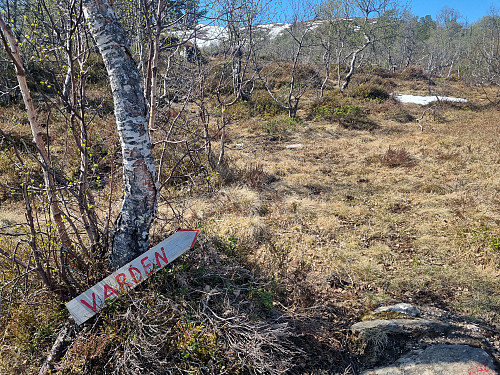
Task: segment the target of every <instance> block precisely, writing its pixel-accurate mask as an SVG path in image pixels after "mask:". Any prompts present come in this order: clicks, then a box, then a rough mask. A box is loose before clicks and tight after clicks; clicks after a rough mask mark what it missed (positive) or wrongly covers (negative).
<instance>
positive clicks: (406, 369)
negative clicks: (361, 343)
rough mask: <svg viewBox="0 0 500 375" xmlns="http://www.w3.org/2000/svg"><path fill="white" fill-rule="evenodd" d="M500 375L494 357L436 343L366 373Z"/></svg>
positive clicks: (371, 374)
mask: <svg viewBox="0 0 500 375" xmlns="http://www.w3.org/2000/svg"><path fill="white" fill-rule="evenodd" d="M455 374H457V375H481V374H488V375H498V374H499V373H498V369H497V368H496V366H495V363H494V361H493V358H492V357H491V356H490V355H489V354H488V353H486V352H485V351H484V350H482V349H479V348H474V347H471V346H468V345H449V344H439V345H432V346H429V347H428V348H426V349H425V350H418V351H413V352H411V353H410V354H408V355H406V356H404V357H401V358H400V359H398V360H397V361H396V362H395V363H394V364H392V365H390V366H385V367H380V368H378V369H375V370H368V371H365V372H363V373H362V375H455Z"/></svg>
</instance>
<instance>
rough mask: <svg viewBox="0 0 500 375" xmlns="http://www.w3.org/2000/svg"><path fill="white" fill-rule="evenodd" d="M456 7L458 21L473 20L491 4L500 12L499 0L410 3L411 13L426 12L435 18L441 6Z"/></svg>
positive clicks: (484, 12)
mask: <svg viewBox="0 0 500 375" xmlns="http://www.w3.org/2000/svg"><path fill="white" fill-rule="evenodd" d="M445 6H447V7H449V8H453V9H456V10H458V11H459V12H460V14H461V15H462V19H461V20H460V21H462V22H465V20H466V19H467V21H468V22H475V21H477V20H478V19H479V18H481V17H484V16H486V15H488V13H489V10H490V8H491V7H492V6H493V7H495V8H496V9H497V12H500V0H437V1H436V0H414V1H412V2H411V3H410V8H411V11H412V13H413V14H415V15H417V16H419V17H424V16H425V15H427V14H430V15H431V16H432V19H433V20H435V19H436V16H437V15H438V14H439V12H440V10H441V9H442V8H443V7H445Z"/></svg>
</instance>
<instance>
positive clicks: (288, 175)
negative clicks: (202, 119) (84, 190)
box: [0, 74, 500, 374]
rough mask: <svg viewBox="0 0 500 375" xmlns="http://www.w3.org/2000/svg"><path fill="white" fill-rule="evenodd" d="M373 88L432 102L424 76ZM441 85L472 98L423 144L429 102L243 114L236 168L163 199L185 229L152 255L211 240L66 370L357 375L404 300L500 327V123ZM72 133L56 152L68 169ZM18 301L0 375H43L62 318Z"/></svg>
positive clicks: (97, 135)
mask: <svg viewBox="0 0 500 375" xmlns="http://www.w3.org/2000/svg"><path fill="white" fill-rule="evenodd" d="M375 79H376V80H377V82H376V83H377V84H382V85H384V86H385V87H389V88H390V91H393V92H398V93H405V94H422V95H428V91H427V82H426V81H425V80H419V79H405V78H404V77H403V76H400V75H397V74H396V75H394V76H393V77H392V78H386V79H382V78H378V77H375ZM370 82H372V83H368V84H366V85H370V84H374V83H373V80H372V81H370ZM358 84H359V83H358ZM436 84H437V86H435V89H436V90H437V92H439V93H440V94H441V95H450V96H457V97H464V98H467V99H468V103H445V102H442V103H434V104H435V107H433V108H434V111H427V112H426V113H425V115H424V117H423V118H422V120H421V121H420V123H421V124H422V126H423V131H421V129H420V127H419V126H418V124H417V122H416V121H415V120H416V119H417V118H420V117H421V116H422V113H423V112H424V110H425V108H428V107H431V106H430V105H429V106H426V107H422V106H420V105H416V104H402V103H398V102H396V101H394V100H393V99H392V98H389V99H377V98H375V99H366V98H363V94H359V93H363V90H362V89H358V91H356V87H353V88H352V93H356V92H357V93H358V94H359V95H357V96H355V95H352V96H351V95H349V94H348V95H346V96H345V97H343V96H341V95H340V94H339V93H337V92H334V91H331V92H330V91H328V92H327V93H326V96H325V98H324V99H323V100H322V101H319V100H317V99H316V98H315V92H313V91H310V92H309V94H308V95H306V97H305V99H303V101H302V102H301V105H300V106H299V112H298V118H297V119H290V118H288V117H287V116H286V114H285V113H265V111H264V113H256V114H254V115H251V112H252V108H251V104H250V103H237V104H235V105H234V106H232V107H230V108H229V109H228V112H229V114H230V117H231V122H230V124H229V125H228V128H227V136H226V145H227V147H228V150H227V152H226V155H227V162H226V163H225V165H224V168H222V169H221V170H220V171H219V173H218V174H216V175H214V176H213V177H212V182H211V185H210V186H211V188H210V189H208V190H207V189H206V188H205V187H199V188H197V187H196V186H194V187H190V188H189V189H187V188H181V187H176V186H175V185H173V186H169V187H167V188H166V190H168V191H167V192H165V193H164V194H165V199H163V200H161V201H160V203H159V217H160V218H162V217H168V216H169V215H171V210H172V207H174V208H175V210H176V212H178V213H179V216H178V218H176V220H174V221H173V222H172V221H169V222H168V224H163V221H162V220H157V222H156V223H155V227H154V228H153V230H152V241H153V242H155V241H158V240H160V239H161V238H163V237H165V236H166V233H167V232H169V231H172V230H174V229H176V227H191V228H198V229H200V230H201V232H200V238H199V241H198V245H197V246H196V247H195V248H194V249H193V250H191V251H190V252H189V253H188V254H186V255H185V256H183V257H182V258H181V259H178V260H177V261H176V262H175V264H173V265H172V266H171V267H170V268H168V269H167V270H165V272H164V273H162V275H158V276H157V278H156V279H155V280H152V281H151V282H148V283H145V284H144V285H143V286H141V287H139V288H138V289H137V290H136V291H134V292H132V293H130V295H129V296H127V297H124V298H122V299H121V300H119V301H117V302H116V303H114V304H113V306H112V307H111V308H109V309H106V311H104V312H103V313H102V316H101V317H98V318H97V319H96V320H95V322H94V323H92V324H91V325H89V326H87V327H86V328H84V329H83V331H81V332H80V333H79V335H78V337H77V338H76V339H75V342H74V343H73V345H72V346H71V347H70V349H69V351H68V353H67V354H66V356H65V357H64V358H63V360H62V361H61V363H60V368H58V372H57V373H61V374H85V373H112V372H113V371H118V372H120V371H122V372H123V373H134V371H139V370H138V369H141V368H142V369H144V366H145V365H144V364H145V363H149V364H150V365H149V366H151V369H152V370H151V373H154V369H153V368H154V366H155V365H151V363H152V362H154V361H158V366H160V364H162V366H167V367H168V366H171V367H170V368H169V369H168V370H165V371H166V372H172V373H181V372H182V371H187V372H184V373H230V374H231V373H242V374H244V373H280V371H281V370H283V371H285V370H286V371H288V372H289V373H310V374H313V373H315V374H316V373H317V374H322V373H325V374H326V373H344V371H345V373H351V372H350V371H352V372H355V369H356V368H360V367H362V363H361V362H360V360H359V358H358V356H357V354H356V350H355V348H353V347H352V344H351V342H350V340H349V332H348V329H349V326H350V325H351V324H352V323H354V322H356V321H359V320H361V319H362V317H363V316H364V315H365V314H367V313H369V312H370V311H371V310H372V309H373V308H375V307H378V306H380V305H382V304H391V303H397V302H410V303H414V304H416V305H417V306H418V305H428V306H434V307H437V308H440V309H444V310H447V311H450V312H451V313H453V314H455V315H457V316H461V317H463V318H466V319H470V320H478V321H480V322H482V323H483V324H485V325H488V326H490V327H492V329H496V330H499V327H500V178H499V167H500V153H499V150H500V110H499V107H498V105H496V106H495V105H492V104H490V102H489V101H488V100H487V98H486V96H485V95H484V92H483V91H482V90H480V89H476V88H474V87H468V86H464V84H463V83H461V82H460V81H458V80H448V81H445V80H443V81H437V82H436ZM487 90H490V89H488V88H487ZM491 90H492V89H491ZM387 91H389V89H387ZM258 94H263V93H258ZM490 94H493V90H492V92H491V93H490ZM278 112H279V111H278ZM24 117H25V114H24V113H23V111H22V110H21V109H20V108H19V107H17V106H11V107H7V108H1V109H0V126H1V128H2V129H3V130H4V131H9V132H10V133H11V134H17V135H18V136H20V137H27V139H29V136H28V135H27V134H28V133H27V131H28V129H27V125H22V126H24V127H26V129H24V128H20V127H16V126H15V124H17V123H18V122H22V121H21V119H23V118H24ZM12 119H17V120H18V121H16V120H12ZM106 121H107V122H106ZM106 121H104V120H103V121H102V123H97V124H96V125H95V126H94V129H93V131H94V132H93V134H94V135H93V137H94V138H93V142H94V144H96V145H98V144H99V142H102V144H103V145H102V148H103V149H104V148H110V147H111V148H112V147H113V139H116V136H115V133H114V130H113V122H112V121H111V120H109V118H108V120H106ZM54 126H55V125H54ZM65 137H66V135H64V133H61V135H60V137H59V138H58V139H53V140H52V142H53V146H52V147H54V152H55V153H56V154H57V155H58V157H59V158H60V160H66V163H67V166H68V165H70V164H71V162H72V160H73V161H74V159H72V158H74V156H71V155H69V154H71V152H72V151H71V150H66V149H65V148H64V138H65ZM99 140H100V141H99ZM96 147H97V146H96ZM58 148H59V149H58ZM96 150H97V149H96ZM10 152H12V151H11V150H9V149H8V147H7V146H5V145H4V146H2V154H1V156H0V173H1V174H2V176H1V177H0V178H1V180H2V183H3V188H2V189H3V191H2V194H3V195H2V197H1V198H2V205H1V208H0V223H1V225H0V226H6V225H11V224H12V223H19V222H23V221H24V220H25V219H24V214H23V204H22V202H20V201H17V200H16V199H13V198H11V197H9V191H8V189H5V186H10V185H11V184H15V183H16V178H17V177H16V176H17V175H15V174H14V173H12V172H11V171H10V172H9V170H10V168H11V164H12V160H13V159H12V155H11V156H9V155H8V154H9V153H10ZM66 154H68V155H66ZM61 163H62V162H61ZM100 163H101V162H96V165H97V164H99V166H100V165H101V164H100ZM102 163H103V164H104V163H105V161H102ZM75 168H76V167H75ZM75 173H76V172H75ZM96 173H99V169H97V171H96ZM103 175H104V174H103ZM119 185H120V182H119V180H118V179H117V180H116V181H115V186H114V187H113V186H110V184H109V183H108V184H105V186H104V187H103V188H102V189H100V190H99V189H96V195H97V197H98V199H102V200H105V199H107V197H109V196H108V195H107V194H108V193H110V192H111V193H112V194H113V195H114V196H115V198H114V203H113V204H114V205H115V206H116V207H115V209H117V208H118V204H119V199H117V198H116V197H118V193H117V191H118V189H119ZM203 186H204V185H203ZM113 189H115V191H114V192H112V190H113ZM14 240H15V237H14V238H11V237H2V241H1V242H0V245H1V246H7V245H5V244H6V243H9V241H10V243H13V241H14ZM2 266H3V267H4V270H3V273H4V276H3V277H4V280H7V276H6V272H7V273H8V271H7V270H6V267H7V263H3V265H2ZM28 297H29V298H28ZM41 301H45V303H43V304H42V303H40V302H41ZM47 301H50V302H47ZM12 306H13V307H12V308H11V309H10V310H8V312H4V311H2V319H3V320H2V330H1V331H0V332H1V337H0V344H1V345H2V351H1V352H2V354H0V372H1V373H20V372H26V373H34V372H36V371H37V370H36V369H37V367H38V366H39V365H40V363H41V361H42V360H43V358H44V356H45V355H46V353H47V351H48V349H49V348H50V345H51V343H52V340H53V338H54V337H55V335H56V334H57V327H58V326H60V324H61V323H62V322H63V321H64V319H65V318H66V316H67V313H66V312H65V310H64V307H63V305H62V304H61V303H60V302H58V301H57V299H55V297H52V296H50V294H49V293H48V292H45V291H44V290H43V289H40V290H38V291H37V292H35V291H25V298H24V299H23V300H20V301H18V302H13V303H12ZM5 314H6V315H5ZM495 327H496V328H495ZM159 332H161V334H160V333H159ZM259 340H260V341H259ZM160 343H162V344H160ZM148 345H149V346H148ZM243 352H245V354H242V353H243ZM127 356H128V357H127ZM158 358H163V359H164V362H162V361H161V360H158ZM163 359H162V360H163ZM134 366H136V367H134ZM141 366H142V367H141ZM163 368H164V369H165V368H166V367H163ZM252 368H253V370H252ZM255 369H259V371H260V372H259V371H256V370H255ZM280 369H281V370H280ZM287 369H288V370H287ZM189 371H191V372H189ZM135 373H138V372H135Z"/></svg>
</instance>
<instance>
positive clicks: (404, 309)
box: [373, 303, 420, 316]
mask: <svg viewBox="0 0 500 375" xmlns="http://www.w3.org/2000/svg"><path fill="white" fill-rule="evenodd" d="M387 311H394V312H399V313H402V314H406V315H410V316H419V315H420V310H419V309H417V308H416V307H415V306H413V305H411V304H409V303H397V304H395V305H392V306H382V307H379V308H378V309H376V310H375V311H374V312H373V313H374V314H380V313H383V312H387Z"/></svg>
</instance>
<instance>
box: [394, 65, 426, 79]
mask: <svg viewBox="0 0 500 375" xmlns="http://www.w3.org/2000/svg"><path fill="white" fill-rule="evenodd" d="M401 78H403V79H428V76H427V74H426V73H425V72H424V69H422V67H420V66H411V67H409V68H407V69H405V70H403V71H402V72H401Z"/></svg>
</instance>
